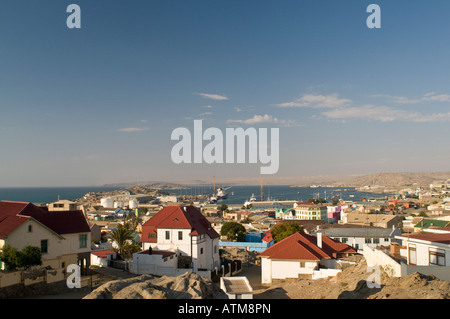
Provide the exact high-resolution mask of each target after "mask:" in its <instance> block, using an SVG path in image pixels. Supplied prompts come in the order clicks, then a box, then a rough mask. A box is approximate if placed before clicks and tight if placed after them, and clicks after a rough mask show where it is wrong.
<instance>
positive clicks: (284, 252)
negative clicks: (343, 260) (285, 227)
mask: <svg viewBox="0 0 450 319" xmlns="http://www.w3.org/2000/svg"><path fill="white" fill-rule="evenodd" d="M336 253H356V251H355V250H354V249H353V248H352V247H350V246H348V245H346V244H343V243H339V242H336V241H334V240H333V239H331V238H328V237H326V236H322V248H320V247H319V246H317V237H315V236H311V235H308V234H305V233H303V232H297V233H295V234H293V235H291V236H289V237H287V238H285V239H283V240H282V241H280V242H278V243H276V244H275V245H273V246H271V247H269V248H267V249H266V250H265V251H264V252H262V253H261V254H260V256H261V257H268V258H270V259H286V260H312V261H320V260H322V259H324V258H325V259H329V258H332V257H335V256H336Z"/></svg>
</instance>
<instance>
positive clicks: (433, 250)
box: [396, 233, 450, 266]
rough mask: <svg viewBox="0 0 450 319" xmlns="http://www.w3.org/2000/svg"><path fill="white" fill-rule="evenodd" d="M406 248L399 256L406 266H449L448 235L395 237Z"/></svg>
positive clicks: (449, 235)
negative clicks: (404, 259)
mask: <svg viewBox="0 0 450 319" xmlns="http://www.w3.org/2000/svg"><path fill="white" fill-rule="evenodd" d="M396 238H397V239H400V240H401V241H402V246H405V247H406V248H405V249H403V250H402V251H401V254H402V255H404V256H405V257H406V258H407V263H408V265H417V266H432V265H434V266H450V234H448V233H443V234H417V235H400V236H396Z"/></svg>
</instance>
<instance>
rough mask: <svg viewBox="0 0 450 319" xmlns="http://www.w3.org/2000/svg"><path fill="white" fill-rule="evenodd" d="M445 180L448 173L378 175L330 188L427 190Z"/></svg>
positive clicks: (447, 177)
mask: <svg viewBox="0 0 450 319" xmlns="http://www.w3.org/2000/svg"><path fill="white" fill-rule="evenodd" d="M446 179H450V172H434V173H433V172H430V173H378V174H371V175H364V176H359V177H355V178H352V179H348V180H345V181H343V182H334V183H332V184H331V185H330V186H335V187H364V186H376V185H378V186H382V187H386V188H398V187H407V186H413V185H417V186H422V187H426V188H428V187H429V186H430V184H431V183H433V182H434V181H437V180H446Z"/></svg>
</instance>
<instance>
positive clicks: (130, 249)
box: [122, 243, 141, 258]
mask: <svg viewBox="0 0 450 319" xmlns="http://www.w3.org/2000/svg"><path fill="white" fill-rule="evenodd" d="M140 250H141V245H140V244H138V243H132V244H129V243H126V244H125V246H123V252H122V254H123V256H122V257H123V258H131V257H132V256H133V254H134V253H137V252H138V251H140Z"/></svg>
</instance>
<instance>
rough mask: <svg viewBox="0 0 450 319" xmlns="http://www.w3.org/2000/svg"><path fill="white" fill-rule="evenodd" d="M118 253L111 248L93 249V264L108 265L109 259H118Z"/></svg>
mask: <svg viewBox="0 0 450 319" xmlns="http://www.w3.org/2000/svg"><path fill="white" fill-rule="evenodd" d="M116 258H117V253H116V252H115V251H113V250H109V249H101V250H93V251H91V265H95V266H99V267H108V266H109V265H108V263H109V261H111V260H113V259H116Z"/></svg>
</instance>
